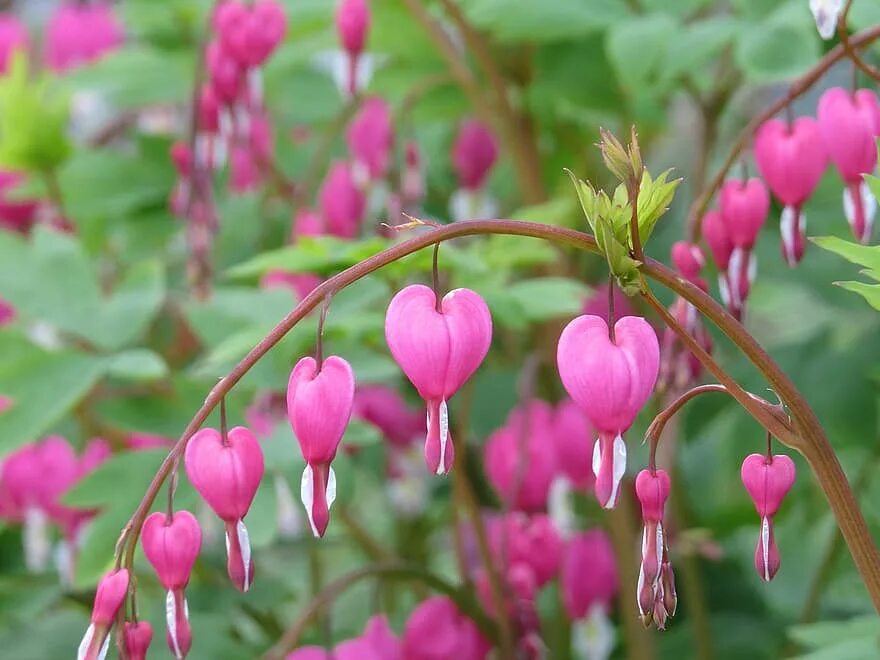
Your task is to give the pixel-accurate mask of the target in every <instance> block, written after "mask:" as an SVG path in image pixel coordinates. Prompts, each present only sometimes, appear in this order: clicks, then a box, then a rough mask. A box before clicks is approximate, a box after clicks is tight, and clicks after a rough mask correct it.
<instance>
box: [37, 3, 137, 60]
mask: <svg viewBox="0 0 880 660" xmlns="http://www.w3.org/2000/svg"><path fill="white" fill-rule="evenodd" d="M123 39H124V35H123V29H122V25H121V24H120V23H119V21H118V20H117V18H116V15H115V14H114V12H113V8H112V7H111V6H110V4H109V3H107V2H96V3H94V4H91V5H84V4H81V3H71V2H63V3H61V4H59V5H58V6H57V7H56V9H55V11H54V12H53V13H52V15H51V16H50V17H49V22H48V23H47V24H46V32H45V37H44V40H43V42H44V46H45V58H46V63H47V65H48V66H49V68H50V69H52V70H53V71H56V72H63V71H67V70H68V69H72V68H74V67H77V66H79V65H81V64H84V63H88V62H94V61H96V60H98V59H100V58H101V57H102V56H103V55H104V54H106V53H108V52H110V51H112V50H114V49H116V48H117V47H118V46H119V45H120V44H121V43H122V41H123Z"/></svg>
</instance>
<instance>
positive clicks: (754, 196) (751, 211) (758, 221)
mask: <svg viewBox="0 0 880 660" xmlns="http://www.w3.org/2000/svg"><path fill="white" fill-rule="evenodd" d="M719 200H720V207H721V216H722V217H723V218H724V223H725V224H726V225H727V234H728V236H730V242H731V243H733V246H734V250H735V249H736V248H742V249H744V250H751V248H752V247H753V246H754V245H755V241H756V240H757V239H758V234H759V233H760V231H761V227H763V226H764V221H765V220H766V219H767V212H768V211H769V210H770V195H769V193H768V192H767V187H766V186H765V185H764V182H763V181H761V180H760V179H756V178H752V179H749V180H748V181H742V180H740V179H728V180H727V181H725V183H724V185H723V186H721V192H720V193H719Z"/></svg>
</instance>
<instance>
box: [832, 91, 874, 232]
mask: <svg viewBox="0 0 880 660" xmlns="http://www.w3.org/2000/svg"><path fill="white" fill-rule="evenodd" d="M817 118H818V120H819V129H820V131H821V133H822V139H823V141H824V143H825V150H826V151H827V152H828V156H829V157H830V158H831V161H832V162H833V163H834V165H835V167H837V171H838V172H839V173H840V178H842V179H843V182H844V184H846V187H845V188H844V191H843V209H844V213H845V215H846V219H847V222H848V223H849V226H850V228H851V229H852V232H853V236H855V237H856V239H857V240H858V241H860V242H862V243H867V242H868V241H869V240H870V239H871V229H872V226H873V222H874V215H875V213H876V211H877V201H876V200H875V199H874V196H873V195H872V194H871V191H870V190H869V189H868V186H867V185H866V184H865V182H864V181H863V180H862V176H863V175H865V174H870V173H871V172H873V171H874V168H875V167H876V166H877V139H876V138H877V136H878V135H880V105H878V102H877V95H876V94H875V93H874V92H873V91H871V90H868V89H860V90H858V91H856V92H855V94H850V93H849V92H848V91H846V90H845V89H842V88H840V87H832V88H831V89H829V90H827V91H826V92H825V93H824V94H822V97H821V98H820V99H819V106H818V110H817Z"/></svg>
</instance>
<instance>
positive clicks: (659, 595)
mask: <svg viewBox="0 0 880 660" xmlns="http://www.w3.org/2000/svg"><path fill="white" fill-rule="evenodd" d="M669 490H670V482H669V475H668V474H666V472H665V471H664V470H653V471H652V470H642V471H641V472H639V474H638V476H636V497H637V498H638V500H639V503H640V504H641V507H642V521H643V522H644V527H643V530H642V563H641V566H640V568H639V584H638V590H637V602H638V605H639V613H640V614H641V616H642V620H643V621H644V622H645V624H646V625H648V623H650V622H651V621H653V622H654V623H655V624H656V626H657V628H658V629H659V630H663V629H664V628H665V627H666V619H667V618H668V617H670V616H673V615H674V614H675V609H676V605H677V603H678V597H677V596H676V593H675V581H674V578H673V577H672V567H671V565H670V563H669V558H668V557H669V551H668V550H667V545H666V535H665V532H664V529H663V509H664V508H665V506H666V500H667V498H668V497H669Z"/></svg>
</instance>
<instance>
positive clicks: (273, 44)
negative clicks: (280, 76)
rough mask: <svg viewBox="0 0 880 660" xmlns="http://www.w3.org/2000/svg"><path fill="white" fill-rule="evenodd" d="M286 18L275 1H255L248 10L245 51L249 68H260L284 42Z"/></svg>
mask: <svg viewBox="0 0 880 660" xmlns="http://www.w3.org/2000/svg"><path fill="white" fill-rule="evenodd" d="M286 31H287V17H286V16H285V13H284V7H282V6H281V4H280V3H278V2H277V1H276V0H256V2H254V4H253V5H252V7H251V10H250V21H249V24H248V35H247V37H248V46H249V48H248V49H247V50H246V51H245V54H246V60H245V61H246V63H247V64H248V65H249V66H252V67H253V66H260V65H261V64H263V63H264V62H265V61H266V60H268V59H269V56H270V55H271V54H272V52H273V51H274V50H275V49H276V48H277V47H278V45H279V44H280V43H281V42H282V41H283V40H284V34H285V32H286Z"/></svg>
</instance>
